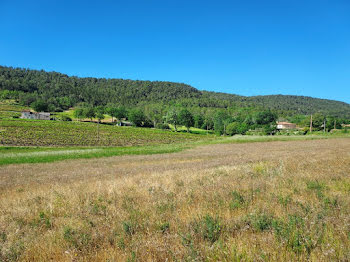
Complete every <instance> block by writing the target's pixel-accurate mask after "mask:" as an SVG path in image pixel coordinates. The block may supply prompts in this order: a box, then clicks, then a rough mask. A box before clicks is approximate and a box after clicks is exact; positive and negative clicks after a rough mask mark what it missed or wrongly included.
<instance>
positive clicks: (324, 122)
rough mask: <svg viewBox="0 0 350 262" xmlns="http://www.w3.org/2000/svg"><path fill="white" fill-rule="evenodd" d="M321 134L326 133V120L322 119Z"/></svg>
mask: <svg viewBox="0 0 350 262" xmlns="http://www.w3.org/2000/svg"><path fill="white" fill-rule="evenodd" d="M323 133H326V118H324V119H323Z"/></svg>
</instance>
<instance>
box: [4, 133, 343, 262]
mask: <svg viewBox="0 0 350 262" xmlns="http://www.w3.org/2000/svg"><path fill="white" fill-rule="evenodd" d="M11 150H14V149H11ZM28 150H29V149H28ZM18 152H21V149H18ZM349 152H350V139H346V138H340V139H332V140H331V139H323V140H309V141H272V142H268V143H267V142H256V143H238V144H237V143H223V144H211V145H202V146H198V147H196V148H191V149H187V150H185V151H183V152H178V153H172V154H161V155H129V156H117V157H109V158H100V159H84V160H79V159H78V160H67V161H62V162H56V163H43V164H40V163H39V164H22V165H6V166H3V167H2V168H1V169H0V261H166V260H168V261H307V260H309V261H348V260H349V259H350V176H349V173H350V153H349Z"/></svg>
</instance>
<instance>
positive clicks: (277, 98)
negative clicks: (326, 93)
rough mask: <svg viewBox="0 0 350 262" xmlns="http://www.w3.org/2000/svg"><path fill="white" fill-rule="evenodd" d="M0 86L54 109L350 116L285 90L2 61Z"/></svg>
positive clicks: (332, 104)
mask: <svg viewBox="0 0 350 262" xmlns="http://www.w3.org/2000/svg"><path fill="white" fill-rule="evenodd" d="M0 90H10V91H16V92H18V97H19V100H20V102H21V103H22V104H26V105H30V104H31V103H32V102H33V101H36V100H37V99H43V100H45V101H47V102H48V103H50V104H52V105H54V106H55V108H57V109H66V108H68V107H71V106H75V105H77V104H79V103H88V104H91V105H94V106H97V105H106V104H108V103H115V104H121V105H124V106H127V107H131V106H136V105H139V106H142V105H145V104H147V103H161V104H169V103H180V104H182V105H184V106H187V107H206V108H208V107H209V108H226V107H233V108H245V107H253V108H269V109H272V110H275V111H277V112H279V113H280V114H282V115H294V114H311V113H316V112H321V113H324V114H326V115H333V116H337V117H344V118H349V116H350V105H349V104H347V103H343V102H338V101H333V100H325V99H317V98H311V97H302V96H285V95H270V96H255V97H245V96H239V95H233V94H226V93H216V92H208V91H199V90H198V89H196V88H194V87H191V86H189V85H186V84H183V83H173V82H162V81H139V80H124V79H106V78H91V77H87V78H82V77H75V76H68V75H65V74H61V73H57V72H45V71H43V70H41V71H38V70H30V69H22V68H12V67H4V66H0ZM16 92H14V93H16ZM3 93H4V92H3Z"/></svg>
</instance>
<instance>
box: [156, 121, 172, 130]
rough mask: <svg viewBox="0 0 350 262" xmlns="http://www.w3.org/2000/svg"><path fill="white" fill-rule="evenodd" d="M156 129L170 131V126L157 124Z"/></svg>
mask: <svg viewBox="0 0 350 262" xmlns="http://www.w3.org/2000/svg"><path fill="white" fill-rule="evenodd" d="M155 128H158V129H163V130H165V129H170V127H169V125H168V124H164V123H158V124H156V126H155Z"/></svg>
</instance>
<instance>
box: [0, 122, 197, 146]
mask: <svg viewBox="0 0 350 262" xmlns="http://www.w3.org/2000/svg"><path fill="white" fill-rule="evenodd" d="M200 139H203V137H202V136H198V135H194V134H187V133H174V132H171V131H169V130H167V131H163V130H159V129H151V128H133V127H119V126H111V125H102V124H100V125H98V124H96V123H80V122H64V121H44V120H1V121H0V144H2V145H11V146H132V145H154V144H169V143H176V142H186V141H187V142H188V141H196V140H200Z"/></svg>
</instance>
